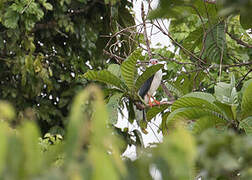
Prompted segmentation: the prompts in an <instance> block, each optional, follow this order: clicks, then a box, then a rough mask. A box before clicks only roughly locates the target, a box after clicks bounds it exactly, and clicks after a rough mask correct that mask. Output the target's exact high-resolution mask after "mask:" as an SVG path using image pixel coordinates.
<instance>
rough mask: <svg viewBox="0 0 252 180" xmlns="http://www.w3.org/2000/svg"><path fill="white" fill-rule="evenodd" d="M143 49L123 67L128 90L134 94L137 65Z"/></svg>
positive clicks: (129, 57)
mask: <svg viewBox="0 0 252 180" xmlns="http://www.w3.org/2000/svg"><path fill="white" fill-rule="evenodd" d="M141 52H142V50H141V49H137V50H135V51H134V52H133V53H131V55H129V56H128V58H127V59H126V60H125V61H124V62H123V63H122V65H121V72H122V76H123V79H124V81H125V84H126V85H127V87H128V89H129V90H130V91H131V92H132V91H133V89H134V84H135V79H136V75H137V67H136V63H137V60H138V57H140V56H141Z"/></svg>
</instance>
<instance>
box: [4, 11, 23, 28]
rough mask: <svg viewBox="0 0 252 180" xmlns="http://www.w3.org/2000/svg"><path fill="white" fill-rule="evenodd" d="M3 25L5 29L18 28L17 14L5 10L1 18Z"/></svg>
mask: <svg viewBox="0 0 252 180" xmlns="http://www.w3.org/2000/svg"><path fill="white" fill-rule="evenodd" d="M3 18H4V20H3V25H4V26H5V27H7V28H11V29H15V28H17V26H18V20H19V14H18V13H17V12H15V11H12V10H10V9H7V11H6V13H5V14H4V16H3Z"/></svg>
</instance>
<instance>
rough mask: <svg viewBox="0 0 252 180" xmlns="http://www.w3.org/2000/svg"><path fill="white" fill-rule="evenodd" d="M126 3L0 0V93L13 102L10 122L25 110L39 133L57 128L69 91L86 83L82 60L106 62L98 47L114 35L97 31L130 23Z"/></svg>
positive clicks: (65, 111)
mask: <svg viewBox="0 0 252 180" xmlns="http://www.w3.org/2000/svg"><path fill="white" fill-rule="evenodd" d="M105 2H106V3H105ZM116 2H117V3H116ZM131 6H132V4H131V3H130V2H127V1H120V2H118V1H115V0H114V1H108V0H107V1H104V0H94V1H89V0H78V1H71V0H60V1H48V0H39V1H35V0H4V1H1V2H0V72H1V74H0V79H1V83H0V98H1V99H3V100H7V101H9V102H11V103H12V104H13V105H14V106H15V109H16V114H17V115H18V118H17V119H16V120H17V122H14V123H16V124H17V123H19V122H20V120H21V119H22V118H23V117H26V116H27V109H28V110H29V112H30V114H32V116H34V119H37V121H38V122H39V124H40V127H41V128H42V129H43V133H46V132H48V131H49V130H50V129H51V128H54V129H55V127H58V131H62V130H63V129H64V126H65V125H66V124H67V119H66V116H67V114H68V111H69V108H70V104H71V102H72V99H73V95H74V94H75V93H77V92H78V91H80V90H81V89H82V87H83V86H85V85H86V84H87V81H86V80H85V79H80V78H79V75H80V74H83V73H85V72H86V71H87V70H88V69H89V66H88V65H90V66H92V67H93V68H94V69H97V68H101V67H102V68H104V67H106V58H104V57H106V56H104V55H103V53H102V51H103V49H104V48H105V46H106V45H107V43H108V45H110V44H113V43H114V40H112V41H110V42H109V39H108V38H105V37H102V36H101V35H107V34H110V33H114V32H116V31H117V30H118V28H119V27H122V28H124V27H126V26H129V25H134V20H133V17H132V15H131V12H130V11H129V7H131ZM118 12H120V13H118ZM125 22H127V23H125ZM121 39H122V40H123V41H125V42H128V41H129V40H128V39H127V38H125V37H121ZM118 40H120V38H118ZM122 47H124V49H122V50H121V53H126V54H128V53H129V50H128V48H127V47H126V45H125V46H124V45H122Z"/></svg>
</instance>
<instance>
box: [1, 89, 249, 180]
mask: <svg viewBox="0 0 252 180" xmlns="http://www.w3.org/2000/svg"><path fill="white" fill-rule="evenodd" d="M9 111H12V109H9ZM90 112H92V113H91V114H90ZM69 118H70V122H69V125H68V127H67V128H68V133H67V134H66V136H65V138H64V139H65V140H62V137H61V136H60V135H52V134H46V135H45V136H44V138H39V130H38V128H37V126H36V124H35V123H34V122H31V121H30V122H24V123H23V124H22V125H21V126H19V127H18V128H17V129H16V130H14V129H13V128H11V127H10V126H9V125H8V124H7V123H6V122H1V123H0V139H1V141H0V142H1V151H0V177H1V179H27V180H29V179H52V178H53V179H75V178H78V179H104V177H105V176H106V177H109V178H110V179H137V178H139V179H152V176H151V173H150V168H156V169H158V170H159V172H160V173H161V176H162V178H164V179H167V178H169V179H193V177H195V176H196V174H198V171H200V172H202V173H203V174H202V176H203V177H204V178H207V179H216V178H217V179H218V178H224V179H229V177H231V175H232V177H234V178H235V177H238V173H239V176H240V177H241V178H242V179H249V177H251V171H250V169H249V168H250V167H251V162H252V154H251V152H252V151H251V150H252V144H251V141H250V140H251V139H250V138H249V137H248V136H240V135H236V134H235V133H234V132H232V131H227V132H222V133H220V132H219V133H218V136H217V137H216V133H217V132H216V131H215V130H214V129H210V130H208V131H205V132H203V133H202V134H201V135H200V136H193V135H192V134H191V133H190V132H189V131H187V130H185V129H184V128H183V127H181V126H177V128H176V130H174V131H173V132H171V134H170V135H169V136H167V137H165V139H164V142H163V143H162V144H160V145H158V146H157V147H155V148H149V149H146V150H144V151H142V152H141V153H140V154H139V158H138V159H137V160H136V161H131V160H128V159H125V160H122V159H121V158H120V153H121V152H120V150H119V149H120V148H121V147H122V146H124V145H123V144H122V141H121V140H120V139H119V137H120V136H118V135H116V134H114V133H112V129H111V128H107V127H106V123H107V121H108V114H107V111H106V105H105V102H104V100H103V96H102V92H101V90H99V89H98V88H97V87H95V86H89V87H87V88H86V89H85V90H83V91H81V92H80V93H79V94H78V95H77V96H76V97H75V99H74V102H73V106H72V109H71V113H70V116H69ZM91 127H92V128H91ZM17 148H18V149H19V151H16V149H17ZM150 153H151V154H152V156H149V154H150ZM197 154H198V155H197ZM101 162H102V163H101ZM104 164H106V166H104ZM216 167H217V168H216ZM136 169H137V171H136Z"/></svg>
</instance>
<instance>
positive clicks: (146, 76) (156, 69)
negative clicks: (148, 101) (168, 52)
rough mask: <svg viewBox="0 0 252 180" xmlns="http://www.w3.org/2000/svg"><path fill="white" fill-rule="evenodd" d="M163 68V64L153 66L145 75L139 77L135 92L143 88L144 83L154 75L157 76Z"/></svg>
mask: <svg viewBox="0 0 252 180" xmlns="http://www.w3.org/2000/svg"><path fill="white" fill-rule="evenodd" d="M161 68H163V65H162V64H157V65H153V66H150V67H148V68H147V69H146V70H145V71H144V72H143V74H141V76H139V77H138V79H137V80H136V83H135V91H136V92H137V91H138V90H139V89H140V88H141V86H142V85H143V83H144V82H145V81H146V80H147V79H149V78H150V77H151V76H152V75H153V74H155V73H156V72H157V71H158V70H160V69H161Z"/></svg>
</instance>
